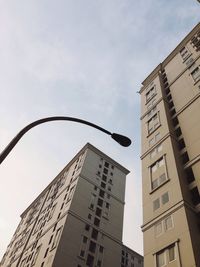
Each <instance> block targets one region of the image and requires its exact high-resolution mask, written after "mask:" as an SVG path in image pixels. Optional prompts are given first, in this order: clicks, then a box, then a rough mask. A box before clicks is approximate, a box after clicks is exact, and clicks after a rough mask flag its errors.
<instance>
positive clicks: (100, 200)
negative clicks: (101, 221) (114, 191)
mask: <svg viewBox="0 0 200 267" xmlns="http://www.w3.org/2000/svg"><path fill="white" fill-rule="evenodd" d="M97 204H98V205H99V206H100V207H102V206H103V200H102V199H101V198H98V202H97Z"/></svg>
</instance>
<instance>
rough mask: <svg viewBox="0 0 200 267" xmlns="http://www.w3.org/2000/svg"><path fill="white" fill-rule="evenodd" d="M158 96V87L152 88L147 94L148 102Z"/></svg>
mask: <svg viewBox="0 0 200 267" xmlns="http://www.w3.org/2000/svg"><path fill="white" fill-rule="evenodd" d="M155 95H156V87H155V85H154V86H153V87H151V88H150V89H149V90H148V92H147V93H146V101H147V102H148V101H149V100H150V99H151V98H152V97H154V96H155Z"/></svg>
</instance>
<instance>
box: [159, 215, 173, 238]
mask: <svg viewBox="0 0 200 267" xmlns="http://www.w3.org/2000/svg"><path fill="white" fill-rule="evenodd" d="M173 227H174V226H173V221H172V215H170V216H168V217H167V218H165V219H163V220H162V221H160V222H158V223H157V224H156V225H155V227H154V230H155V236H156V237H158V236H160V235H161V234H163V233H164V232H167V231H169V230H170V229H172V228H173Z"/></svg>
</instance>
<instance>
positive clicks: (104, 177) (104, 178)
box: [102, 174, 107, 182]
mask: <svg viewBox="0 0 200 267" xmlns="http://www.w3.org/2000/svg"><path fill="white" fill-rule="evenodd" d="M102 180H103V181H104V182H106V181H107V176H105V175H104V174H103V175H102Z"/></svg>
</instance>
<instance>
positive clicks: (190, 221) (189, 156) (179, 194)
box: [140, 24, 200, 267]
mask: <svg viewBox="0 0 200 267" xmlns="http://www.w3.org/2000/svg"><path fill="white" fill-rule="evenodd" d="M140 94H141V113H142V114H141V127H142V130H141V132H142V155H141V159H142V180H143V226H142V231H143V234H144V266H145V267H162V266H166V267H167V266H169V267H199V266H200V195H199V192H200V24H198V25H196V26H195V27H194V29H193V30H192V31H191V32H190V33H189V34H188V35H187V36H186V37H185V38H184V39H183V40H182V41H181V43H180V44H178V46H177V47H176V48H175V49H174V50H173V51H172V52H171V53H170V54H169V55H168V57H167V58H166V59H165V60H164V61H163V62H162V63H160V64H159V65H158V66H157V67H156V68H155V69H154V70H153V71H152V73H150V74H149V76H148V77H147V78H146V79H145V80H144V81H143V83H142V88H141V90H140Z"/></svg>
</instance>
